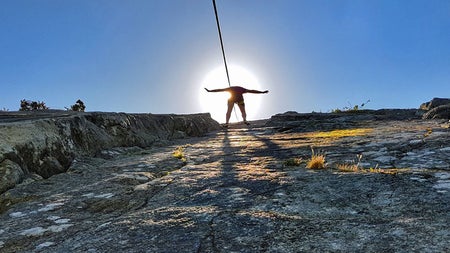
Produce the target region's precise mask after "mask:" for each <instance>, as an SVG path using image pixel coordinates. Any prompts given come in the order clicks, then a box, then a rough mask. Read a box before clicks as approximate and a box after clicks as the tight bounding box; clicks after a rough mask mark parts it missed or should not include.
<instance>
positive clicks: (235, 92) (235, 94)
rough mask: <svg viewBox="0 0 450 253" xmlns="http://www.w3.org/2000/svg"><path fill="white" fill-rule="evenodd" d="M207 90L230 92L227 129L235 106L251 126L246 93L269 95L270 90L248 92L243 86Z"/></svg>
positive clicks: (245, 121)
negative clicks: (245, 98)
mask: <svg viewBox="0 0 450 253" xmlns="http://www.w3.org/2000/svg"><path fill="white" fill-rule="evenodd" d="M205 90H206V91H207V92H224V91H226V92H229V93H230V95H231V96H230V98H229V99H228V109H227V114H226V122H225V127H228V122H229V121H230V116H231V112H232V111H233V106H234V104H237V105H238V107H239V110H241V114H242V119H243V120H244V123H245V124H247V125H249V123H248V122H247V113H246V112H245V103H244V96H243V94H244V93H254V94H263V93H268V92H269V91H268V90H265V91H259V90H248V89H246V88H244V87H241V86H230V87H228V88H223V89H213V90H209V89H207V88H205Z"/></svg>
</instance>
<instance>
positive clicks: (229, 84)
mask: <svg viewBox="0 0 450 253" xmlns="http://www.w3.org/2000/svg"><path fill="white" fill-rule="evenodd" d="M212 2H213V6H214V14H215V15H216V23H217V31H219V39H220V47H221V48H222V56H223V63H225V72H226V73H227V80H228V86H229V87H231V82H230V74H229V72H228V65H227V58H226V57H225V49H224V47H223V39H222V32H221V29H220V22H219V14H217V6H216V0H212ZM233 109H234V115H235V116H236V120H237V121H239V119H238V116H237V112H236V109H235V108H234V105H233Z"/></svg>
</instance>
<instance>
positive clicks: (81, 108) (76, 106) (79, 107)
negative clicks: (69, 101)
mask: <svg viewBox="0 0 450 253" xmlns="http://www.w3.org/2000/svg"><path fill="white" fill-rule="evenodd" d="M70 110H71V111H74V112H84V110H86V106H85V105H84V103H83V101H81V100H80V99H78V100H77V102H76V103H75V104H74V105H72V106H71V107H70Z"/></svg>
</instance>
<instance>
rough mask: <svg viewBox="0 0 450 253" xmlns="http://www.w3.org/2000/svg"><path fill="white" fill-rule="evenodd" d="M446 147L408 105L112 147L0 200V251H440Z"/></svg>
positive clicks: (449, 160)
mask: <svg viewBox="0 0 450 253" xmlns="http://www.w3.org/2000/svg"><path fill="white" fill-rule="evenodd" d="M449 140H450V131H449V122H448V121H447V120H426V121H425V120H422V119H420V116H419V115H416V113H415V112H414V111H409V110H407V111H402V110H394V111H392V110H385V111H375V112H373V111H366V112H362V113H358V114H354V113H348V114H347V113H342V114H297V113H293V112H292V113H286V114H280V115H276V116H274V117H272V119H270V120H269V121H268V122H266V121H261V122H254V123H253V125H252V126H251V127H248V128H247V127H245V126H242V125H232V126H231V127H230V129H228V130H227V131H215V132H212V133H210V134H209V135H207V136H204V137H195V138H187V139H180V140H177V141H175V142H174V143H170V144H168V145H165V146H164V145H162V146H153V147H151V148H139V147H130V148H113V149H110V150H105V151H103V152H101V153H102V154H103V155H102V156H97V157H91V156H84V157H77V158H76V159H75V160H74V161H72V163H71V165H70V168H69V170H68V171H67V173H61V174H57V175H54V176H52V177H50V178H48V179H43V180H37V181H33V182H31V183H29V184H20V185H18V186H17V187H15V188H14V189H11V190H9V191H7V192H6V193H4V194H2V195H0V202H1V203H2V205H4V206H6V207H7V208H4V209H3V212H2V213H1V214H0V224H1V227H0V251H1V252H449V251H450V225H449V222H448V221H449V220H450V156H449V152H450V146H449V145H450V144H449V143H450V141H449ZM180 147H182V148H183V149H181V148H180ZM311 149H314V150H315V152H316V153H321V154H323V155H325V157H326V168H325V169H323V170H310V169H307V168H306V162H307V161H308V160H309V158H310V156H311ZM174 150H178V151H181V152H180V153H181V154H178V156H177V157H179V158H176V157H174V156H173V154H172V152H173V151H174ZM357 157H358V158H357ZM292 159H295V161H296V163H295V164H294V163H291V162H288V161H291V160H292ZM289 164H292V165H296V166H288V165H289ZM339 164H349V165H357V166H356V167H357V169H356V170H353V171H352V172H345V171H344V170H339V169H338V168H339Z"/></svg>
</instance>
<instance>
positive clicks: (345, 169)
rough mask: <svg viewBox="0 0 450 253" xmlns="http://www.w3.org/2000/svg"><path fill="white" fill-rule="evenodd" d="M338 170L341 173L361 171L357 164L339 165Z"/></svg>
mask: <svg viewBox="0 0 450 253" xmlns="http://www.w3.org/2000/svg"><path fill="white" fill-rule="evenodd" d="M337 168H338V170H339V171H341V172H358V171H359V167H358V165H357V164H348V163H345V164H338V165H337Z"/></svg>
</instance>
